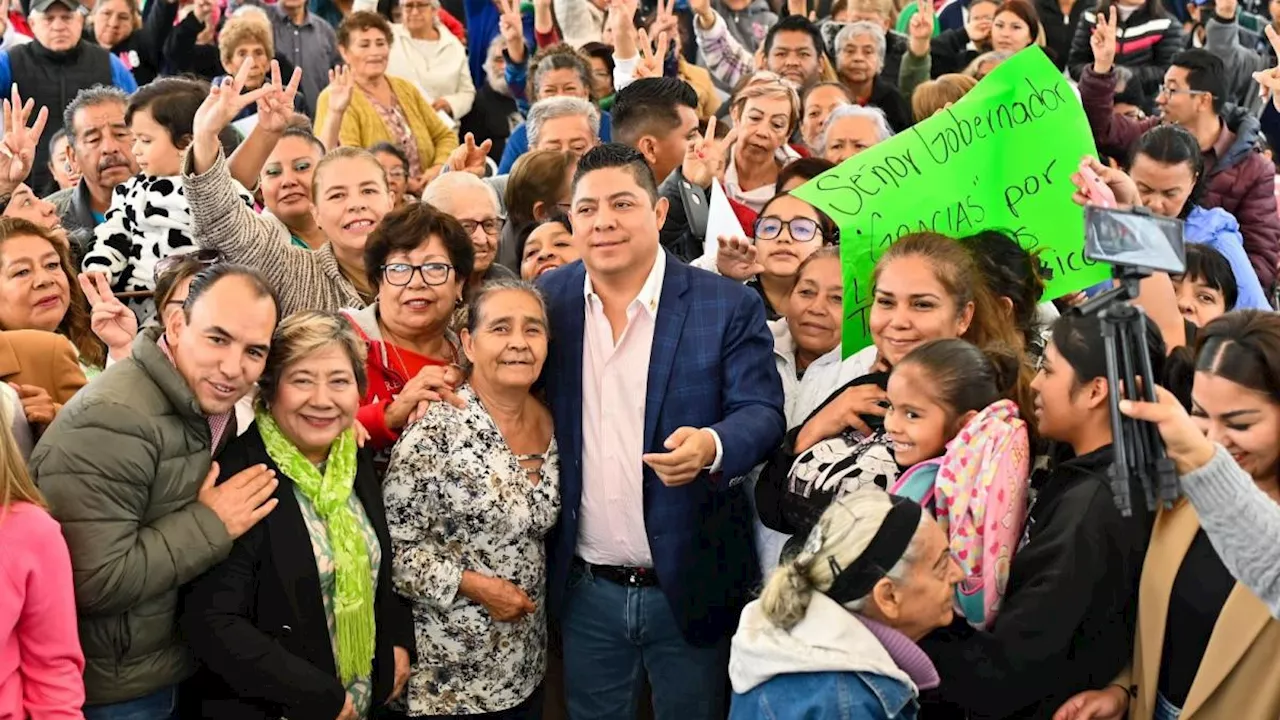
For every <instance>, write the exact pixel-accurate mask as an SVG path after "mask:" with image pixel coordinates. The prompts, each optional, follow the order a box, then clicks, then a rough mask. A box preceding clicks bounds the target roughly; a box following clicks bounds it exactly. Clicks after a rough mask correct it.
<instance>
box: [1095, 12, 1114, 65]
mask: <svg viewBox="0 0 1280 720" xmlns="http://www.w3.org/2000/svg"><path fill="white" fill-rule="evenodd" d="M1108 14H1109V15H1110V18H1104V17H1102V14H1101V13H1098V14H1097V15H1096V17H1097V18H1098V23H1097V25H1096V26H1094V28H1093V35H1092V36H1090V38H1089V47H1091V48H1092V49H1093V71H1094V72H1096V73H1098V74H1099V75H1106V74H1107V73H1109V72H1111V68H1113V67H1115V64H1116V6H1115V5H1112V6H1111V12H1110V13H1108Z"/></svg>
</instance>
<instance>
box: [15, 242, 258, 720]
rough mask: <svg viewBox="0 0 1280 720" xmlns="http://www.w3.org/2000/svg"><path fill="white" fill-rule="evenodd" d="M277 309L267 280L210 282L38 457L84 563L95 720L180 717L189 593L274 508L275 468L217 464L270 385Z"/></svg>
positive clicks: (85, 395)
mask: <svg viewBox="0 0 1280 720" xmlns="http://www.w3.org/2000/svg"><path fill="white" fill-rule="evenodd" d="M278 308H279V305H278V304H277V303H276V300H275V294H274V291H272V289H271V288H270V287H269V286H268V285H267V284H266V282H265V281H264V280H263V279H262V278H261V277H260V276H259V275H257V274H256V273H255V272H254V271H252V270H247V269H245V268H242V267H238V266H234V265H214V266H212V267H211V268H209V269H206V270H204V271H203V272H202V273H200V274H199V275H197V276H196V278H195V280H194V281H193V282H192V285H191V289H190V290H189V291H188V296H187V302H186V304H185V305H184V307H183V309H182V310H181V311H178V312H173V313H171V314H170V315H168V316H167V317H166V319H165V327H164V329H163V332H162V331H161V329H159V328H157V329H155V330H152V331H149V332H146V333H143V334H142V335H140V336H139V337H138V338H137V340H136V341H135V342H134V345H133V354H132V356H131V357H129V358H128V359H126V360H123V361H121V362H119V363H116V364H115V365H113V366H112V367H110V368H108V369H107V370H106V371H105V372H103V373H102V375H101V376H99V377H98V378H97V379H95V380H94V381H93V382H92V383H90V384H89V385H88V386H86V387H85V388H84V389H83V390H81V391H80V392H79V393H78V394H77V395H76V396H75V397H74V398H72V399H71V401H70V402H69V403H67V404H66V406H64V407H63V409H62V412H60V413H59V414H58V417H57V418H56V419H55V420H54V422H53V424H52V425H50V426H49V429H48V430H47V431H46V432H45V434H44V437H43V438H42V439H41V440H40V443H39V445H38V446H37V447H36V449H35V452H34V453H33V454H32V456H31V471H32V474H33V475H34V477H35V480H36V483H37V484H38V485H39V487H40V489H41V491H42V492H43V493H44V494H45V497H46V498H48V501H49V505H50V508H51V511H52V513H53V516H54V517H55V518H57V520H58V521H59V522H60V523H61V524H62V532H63V535H64V536H65V537H66V541H67V547H68V548H69V549H70V551H71V565H72V570H73V574H74V579H75V589H76V606H77V610H78V614H79V625H80V643H81V645H82V646H83V648H84V654H85V660H86V666H85V695H86V705H87V706H86V708H85V714H86V717H87V718H89V719H90V720H93V719H94V718H95V717H123V716H124V715H125V714H127V713H138V715H136V716H137V717H148V718H156V719H157V720H159V719H162V718H167V717H170V716H172V715H173V713H174V707H175V705H176V694H177V690H176V689H177V685H178V683H180V682H181V681H182V680H184V679H186V678H187V677H188V676H189V675H190V674H191V673H192V671H193V670H194V666H193V664H192V660H191V658H190V656H189V654H188V652H187V650H186V648H185V647H184V645H183V643H182V640H181V639H180V638H179V637H178V630H177V622H176V615H177V611H178V607H177V605H178V589H179V587H180V586H182V585H183V584H184V583H186V582H188V581H190V580H192V579H194V578H195V577H196V576H198V575H200V574H201V573H203V572H204V571H205V570H208V569H209V568H210V567H212V566H213V565H214V564H216V563H218V562H220V561H221V560H222V559H223V558H225V557H226V555H227V553H228V552H229V551H230V549H231V542H232V540H234V539H235V538H236V537H238V536H239V535H241V534H243V533H244V532H246V531H247V530H248V529H249V528H251V527H252V526H253V525H254V524H255V523H257V522H258V520H260V519H262V518H263V517H265V516H266V514H267V513H268V512H270V511H271V509H272V508H273V507H274V501H271V502H266V500H267V498H268V497H270V495H271V492H272V490H273V489H274V487H275V484H276V482H275V479H274V477H273V476H272V475H271V474H270V473H269V472H268V471H267V470H266V468H265V467H257V468H250V469H249V470H246V471H244V472H243V473H241V474H239V475H237V476H236V477H234V478H231V479H230V480H228V481H227V482H225V483H223V484H221V485H219V486H217V487H214V485H213V482H214V479H215V478H216V477H217V475H218V471H217V466H216V465H212V462H211V458H212V456H213V455H214V454H215V453H216V451H217V449H219V448H221V447H222V446H223V445H224V444H225V441H226V440H228V439H230V438H232V437H234V436H235V432H236V427H235V417H234V412H233V409H234V406H235V403H236V401H238V400H239V399H240V398H242V397H244V396H245V394H247V393H248V392H249V390H250V388H252V387H253V384H254V383H255V382H257V380H258V376H259V375H261V374H262V369H263V367H264V365H265V363H266V357H267V351H268V348H269V347H270V343H271V335H272V333H273V332H274V331H275V326H276V323H277V322H278V320H279V317H278V313H279V310H278ZM128 716H129V717H135V715H128Z"/></svg>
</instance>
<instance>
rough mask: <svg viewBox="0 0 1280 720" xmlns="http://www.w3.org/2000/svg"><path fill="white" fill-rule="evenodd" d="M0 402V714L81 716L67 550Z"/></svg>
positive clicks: (80, 664) (80, 660)
mask: <svg viewBox="0 0 1280 720" xmlns="http://www.w3.org/2000/svg"><path fill="white" fill-rule="evenodd" d="M9 413H10V409H9V407H8V406H7V403H4V402H0V547H2V548H4V552H0V577H4V578H5V579H6V580H7V582H4V583H0V717H6V718H8V717H14V718H26V717H32V718H50V719H53V718H80V717H83V716H82V715H81V707H82V706H83V705H84V679H83V677H84V653H83V652H82V651H81V650H80V636H79V634H78V632H77V629H76V627H77V626H76V601H75V586H74V585H73V584H72V582H71V555H70V554H69V553H68V552H67V543H66V541H65V540H63V539H62V530H61V529H60V528H59V527H58V523H57V521H55V520H54V519H53V517H51V516H50V515H49V512H48V508H47V506H46V504H45V501H44V497H43V496H41V495H40V491H39V490H37V489H36V486H35V484H34V483H32V482H31V476H30V475H28V474H27V466H26V463H25V462H24V461H23V456H22V453H21V452H19V449H18V446H17V443H15V442H14V437H13V433H12V431H11V430H10V418H9Z"/></svg>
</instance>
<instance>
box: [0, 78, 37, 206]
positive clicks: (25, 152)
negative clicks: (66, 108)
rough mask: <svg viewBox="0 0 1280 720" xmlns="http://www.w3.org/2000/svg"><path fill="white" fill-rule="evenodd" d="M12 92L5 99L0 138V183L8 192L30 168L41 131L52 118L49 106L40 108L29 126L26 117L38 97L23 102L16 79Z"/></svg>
mask: <svg viewBox="0 0 1280 720" xmlns="http://www.w3.org/2000/svg"><path fill="white" fill-rule="evenodd" d="M9 92H10V96H9V99H8V100H5V101H4V103H3V108H4V137H3V139H0V185H2V186H3V187H4V189H5V190H6V191H7V192H12V191H13V189H14V188H16V187H17V186H18V185H19V184H20V183H21V182H22V181H23V180H25V179H27V174H28V173H30V172H31V166H32V164H33V163H34V161H35V160H34V159H35V156H36V146H37V145H38V144H39V143H40V135H41V133H43V132H44V126H45V123H46V122H47V121H48V120H49V108H46V107H42V108H40V112H39V113H37V114H36V121H35V124H34V125H32V126H31V127H27V120H29V119H30V118H31V111H32V110H34V109H35V104H36V103H35V100H30V99H28V100H27V101H26V102H25V103H24V102H23V101H22V95H20V94H19V93H18V84H17V83H14V84H13V85H12V86H11V87H10V89H9Z"/></svg>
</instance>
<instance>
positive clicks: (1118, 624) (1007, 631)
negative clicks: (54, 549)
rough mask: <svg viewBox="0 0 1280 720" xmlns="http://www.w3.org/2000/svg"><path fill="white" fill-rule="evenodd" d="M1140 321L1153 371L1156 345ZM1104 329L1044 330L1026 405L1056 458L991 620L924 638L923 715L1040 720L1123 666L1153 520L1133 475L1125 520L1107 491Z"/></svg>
mask: <svg viewBox="0 0 1280 720" xmlns="http://www.w3.org/2000/svg"><path fill="white" fill-rule="evenodd" d="M1148 327H1149V328H1151V330H1150V331H1149V332H1150V335H1149V337H1148V344H1149V345H1150V348H1149V351H1150V355H1151V362H1152V366H1153V368H1155V369H1156V370H1157V373H1159V372H1161V371H1162V368H1163V360H1164V344H1163V342H1162V340H1161V338H1160V337H1159V335H1158V334H1156V333H1155V331H1154V326H1148ZM1101 332H1102V328H1101V322H1100V321H1099V320H1098V319H1097V318H1096V317H1083V316H1080V315H1077V314H1069V315H1065V316H1063V317H1062V318H1059V319H1058V321H1057V322H1056V323H1055V324H1054V326H1053V334H1052V337H1051V341H1050V343H1049V346H1048V348H1047V349H1046V350H1045V355H1044V361H1043V365H1042V367H1041V369H1040V372H1039V374H1038V375H1037V376H1036V379H1035V382H1034V384H1033V388H1034V389H1035V391H1036V393H1037V399H1036V401H1035V406H1034V407H1035V414H1036V418H1037V420H1038V426H1039V432H1040V434H1041V436H1043V437H1045V438H1048V439H1051V440H1055V441H1057V442H1058V443H1060V444H1061V445H1062V446H1063V449H1064V451H1065V453H1064V459H1062V460H1061V461H1059V462H1056V463H1054V464H1053V465H1051V467H1050V468H1049V471H1048V472H1047V473H1046V474H1045V475H1043V476H1041V477H1038V478H1037V479H1036V480H1035V481H1034V482H1033V484H1032V489H1031V492H1032V493H1033V497H1034V499H1033V500H1032V502H1031V505H1030V507H1029V509H1028V511H1027V520H1026V523H1024V529H1023V531H1022V537H1021V540H1020V542H1019V545H1018V548H1017V552H1016V554H1015V555H1014V556H1013V561H1012V563H1011V564H1010V566H1009V578H1008V585H1007V588H1006V590H1005V594H1004V598H1003V604H1002V605H1001V607H1000V613H999V615H998V616H997V617H996V619H995V622H994V624H992V625H991V626H990V628H989V629H987V630H978V629H975V628H974V627H973V626H972V625H970V624H969V623H964V622H958V621H957V622H953V623H952V624H951V625H950V626H949V627H947V628H944V629H941V630H939V631H937V632H935V633H932V634H931V635H930V636H929V637H927V638H925V639H924V640H922V641H921V643H920V647H921V648H922V649H924V650H925V652H926V653H928V655H929V657H930V658H931V659H932V660H933V662H934V664H935V665H936V666H937V669H938V674H939V676H940V677H941V679H942V684H941V685H940V686H939V688H938V691H937V693H936V696H934V697H931V698H930V699H929V704H927V705H926V710H925V711H924V713H923V716H924V717H928V718H934V717H942V718H946V717H949V716H951V715H949V714H948V712H947V711H946V710H947V709H948V708H949V709H952V710H955V709H959V710H960V711H962V713H963V714H962V715H961V717H970V718H975V717H980V718H1038V719H1042V720H1048V719H1049V718H1051V717H1052V716H1053V713H1054V712H1055V711H1056V710H1057V709H1058V708H1059V707H1060V706H1061V705H1062V703H1063V702H1064V701H1066V699H1067V698H1069V697H1071V696H1072V695H1074V694H1075V693H1078V692H1080V691H1081V690H1082V689H1093V688H1098V687H1103V686H1105V685H1106V684H1107V683H1109V682H1111V680H1112V679H1113V678H1115V677H1116V676H1117V675H1118V674H1119V673H1120V671H1121V670H1122V669H1123V668H1124V666H1125V664H1126V663H1127V662H1128V658H1129V655H1130V652H1131V650H1132V645H1131V643H1132V641H1133V627H1134V626H1133V619H1134V608H1135V606H1136V604H1137V602H1136V597H1137V581H1138V573H1139V571H1140V569H1141V567H1142V557H1143V554H1144V552H1145V549H1146V547H1145V544H1146V534H1147V532H1148V529H1149V527H1150V524H1149V515H1147V514H1146V513H1145V512H1143V511H1145V509H1146V504H1145V502H1143V500H1142V497H1143V495H1142V488H1141V486H1140V485H1139V484H1138V483H1137V481H1136V480H1135V481H1134V482H1133V484H1132V488H1131V494H1132V498H1133V512H1134V514H1133V517H1129V518H1126V517H1124V516H1123V515H1121V513H1120V511H1119V510H1118V509H1117V508H1116V503H1115V497H1114V495H1113V494H1112V489H1111V479H1110V475H1109V474H1110V469H1111V464H1112V460H1113V459H1114V455H1113V453H1112V435H1111V414H1110V405H1109V392H1110V387H1109V386H1108V383H1107V372H1106V356H1105V353H1104V352H1103V348H1102V345H1101V344H1100V343H1099V342H1098V337H1099V336H1100V335H1101Z"/></svg>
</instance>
